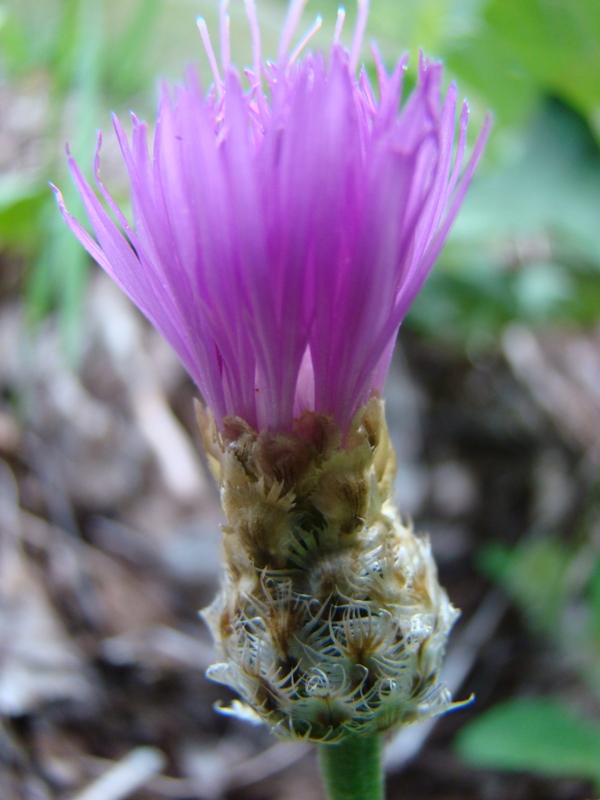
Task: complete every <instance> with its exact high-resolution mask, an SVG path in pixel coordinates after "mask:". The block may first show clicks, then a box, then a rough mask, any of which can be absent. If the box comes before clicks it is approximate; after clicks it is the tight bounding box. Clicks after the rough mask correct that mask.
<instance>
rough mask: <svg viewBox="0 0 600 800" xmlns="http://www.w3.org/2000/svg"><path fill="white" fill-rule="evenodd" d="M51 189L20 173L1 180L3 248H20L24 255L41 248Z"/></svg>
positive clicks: (0, 229)
mask: <svg viewBox="0 0 600 800" xmlns="http://www.w3.org/2000/svg"><path fill="white" fill-rule="evenodd" d="M47 194H48V187H47V186H46V185H42V186H40V183H39V181H35V180H30V179H27V178H24V177H23V176H21V175H19V174H16V175H15V174H12V175H6V176H3V177H1V178H0V247H3V248H4V247H13V248H20V249H21V250H22V251H23V252H25V253H31V252H34V251H35V248H36V247H37V246H38V245H39V240H40V236H41V231H40V228H39V223H40V216H41V210H42V208H43V206H44V203H45V202H46V201H47V199H48V197H47Z"/></svg>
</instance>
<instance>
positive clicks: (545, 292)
mask: <svg viewBox="0 0 600 800" xmlns="http://www.w3.org/2000/svg"><path fill="white" fill-rule="evenodd" d="M285 9H286V3H285V2H284V0H258V11H259V17H260V20H261V28H262V34H263V44H264V52H265V55H267V56H274V55H275V52H276V45H277V37H278V33H279V31H280V29H281V25H282V21H283V18H284V15H285ZM336 10H337V2H334V1H333V0H310V2H309V3H308V7H307V12H306V16H305V18H304V20H303V26H304V27H308V25H309V24H310V23H311V22H312V20H313V19H314V16H315V15H316V14H317V13H319V12H320V13H322V14H323V17H324V26H323V30H322V31H321V32H320V33H319V34H318V35H317V36H316V37H315V40H314V42H313V46H314V47H319V46H320V47H323V48H327V46H328V43H329V41H330V39H331V34H332V30H333V25H334V21H335V15H336ZM347 10H348V19H347V26H346V37H349V36H350V31H351V27H352V22H353V19H354V16H355V9H354V8H353V7H352V4H351V3H349V4H348V9H347ZM198 14H202V15H203V16H205V18H206V20H207V23H208V27H209V30H210V31H211V32H213V38H214V41H215V43H216V42H218V38H217V37H216V33H217V2H216V0H194V1H192V0H120V1H119V2H117V0H43V2H42V0H9V1H8V2H6V0H5V2H0V797H1V798H2V800H17V799H19V800H20V798H27V799H29V798H35V800H38V798H39V800H47V799H48V800H63V799H64V800H66V799H67V798H71V799H72V800H94V799H95V800H118V798H128V797H131V798H134V800H136V799H137V800H157V799H158V798H176V799H177V800H221V798H231V800H233V799H234V798H236V800H237V798H239V799H240V800H242V799H243V800H252V799H254V800H271V799H273V800H274V799H275V798H281V800H283V798H285V799H286V800H294V799H295V798H302V800H309V798H314V800H321V798H322V797H323V795H322V790H321V788H320V785H319V780H318V775H317V772H316V762H315V759H314V754H313V753H312V751H311V750H310V748H309V747H307V746H305V745H304V744H301V743H300V744H298V743H297V744H293V745H283V744H278V743H277V742H276V741H275V740H274V739H272V738H271V737H270V736H269V735H268V733H266V732H265V731H263V730H262V729H252V728H250V727H249V726H246V725H245V724H243V723H241V722H238V721H235V720H233V719H230V718H228V717H224V716H221V715H218V714H217V713H216V712H215V711H214V709H213V703H215V702H216V701H218V700H223V701H225V702H227V700H228V699H229V698H228V697H226V690H225V689H224V688H223V687H219V686H215V685H212V684H210V683H208V682H207V681H206V680H205V678H204V671H205V669H206V667H207V666H208V665H209V664H210V663H211V660H212V645H211V641H210V637H209V636H208V633H207V631H206V629H205V627H204V625H203V623H202V621H201V619H199V618H198V616H197V610H198V609H199V608H201V607H203V606H205V605H206V604H207V603H208V602H210V599H211V598H212V596H213V594H214V592H215V591H216V587H217V584H218V574H219V536H220V534H219V524H220V522H221V516H220V510H219V505H218V495H217V491H216V488H215V487H214V486H213V484H212V482H211V479H210V476H209V475H208V473H207V471H206V469H205V465H204V462H203V460H202V455H201V454H200V447H199V437H198V435H197V433H196V427H195V422H194V418H193V408H192V397H193V396H195V394H196V390H195V389H194V387H193V386H192V385H191V382H190V381H189V379H188V378H187V377H186V375H185V373H184V372H183V370H182V368H181V366H180V365H179V363H178V362H177V360H176V358H175V357H174V356H173V354H172V353H171V352H170V350H169V349H168V347H167V346H166V345H165V344H164V343H163V342H162V341H161V340H160V338H159V337H158V335H156V334H155V333H154V331H152V330H151V329H149V327H148V325H147V324H146V323H145V321H144V320H143V319H142V318H141V317H140V315H139V314H138V313H137V311H136V310H134V309H133V308H132V307H131V306H130V304H129V303H128V302H127V301H126V300H125V299H124V297H122V296H121V294H120V293H119V291H118V290H117V289H116V288H115V287H114V286H113V285H112V284H111V283H110V281H109V280H108V279H107V278H106V277H105V276H104V275H103V274H101V273H100V270H99V269H98V268H96V267H95V266H94V265H92V263H91V262H90V260H89V259H88V257H87V255H86V254H85V252H84V251H83V249H82V248H81V247H80V246H79V244H78V243H77V242H76V240H75V239H74V237H73V236H72V235H71V234H70V233H69V232H68V230H67V229H66V227H65V226H64V223H63V222H62V220H61V218H60V215H59V213H58V211H57V208H56V206H55V204H54V201H53V198H52V193H51V191H50V189H49V188H48V181H49V180H52V181H53V182H54V183H56V184H57V185H58V186H59V187H60V188H61V190H62V191H63V193H64V195H65V198H66V201H67V205H68V206H69V208H70V209H71V210H72V211H73V212H74V213H75V215H76V216H80V217H81V218H83V216H84V214H83V210H82V208H81V205H80V203H79V200H78V197H77V195H76V193H75V191H74V189H73V187H72V184H71V181H70V178H69V176H68V173H67V170H66V163H65V142H66V141H67V140H68V141H69V143H70V147H71V151H72V152H73V153H74V154H75V156H76V158H77V159H78V161H79V163H80V165H82V167H83V169H84V172H85V173H86V174H87V175H88V177H89V176H90V175H91V171H92V161H93V156H94V151H95V146H96V137H97V133H96V132H97V130H98V129H99V128H101V129H102V130H103V131H104V145H103V150H102V175H103V180H104V182H105V183H106V184H107V185H108V186H109V188H110V189H111V190H112V191H113V193H114V194H115V195H116V196H117V197H118V199H119V201H120V202H121V203H122V206H123V207H124V208H125V209H127V208H128V202H129V201H128V195H127V182H126V176H125V170H124V168H123V167H122V165H121V161H120V156H119V153H118V151H117V147H116V142H115V139H114V135H113V134H112V129H111V122H110V112H111V111H115V112H116V113H117V114H118V115H119V117H120V118H121V119H122V121H124V122H125V121H126V120H127V118H128V112H129V109H134V110H135V112H136V113H137V115H138V116H140V117H142V118H146V119H148V121H149V122H150V123H152V120H153V119H154V115H155V108H156V99H157V94H158V92H157V85H158V80H159V77H166V78H168V79H169V80H173V81H177V80H179V79H181V77H182V75H183V72H184V69H185V67H186V65H187V64H189V63H198V64H199V66H200V70H201V72H202V74H203V75H204V77H205V83H206V85H208V84H209V82H210V75H209V72H208V69H207V66H208V65H207V63H206V60H205V57H204V53H203V48H202V46H201V42H200V37H199V34H198V31H197V28H196V25H195V18H196V16H197V15H198ZM231 17H232V38H233V47H232V49H233V52H234V54H235V61H236V63H237V64H238V65H240V66H243V65H245V64H248V63H250V56H251V54H250V47H249V35H248V28H247V23H246V20H245V15H244V9H243V3H242V2H241V0H232V2H231ZM368 38H372V39H374V40H376V41H377V43H378V46H379V48H380V50H381V52H382V54H383V56H384V58H385V60H386V61H387V63H388V65H389V66H391V65H393V63H394V61H395V60H396V58H397V57H398V55H399V54H400V53H402V52H405V51H408V52H409V53H410V56H411V61H410V64H411V66H410V70H409V84H410V82H414V75H415V67H416V64H417V60H418V50H419V48H422V49H423V50H424V51H425V53H426V54H428V55H431V56H436V57H441V58H443V60H444V61H445V64H446V67H447V78H448V80H451V79H452V80H456V82H457V83H458V85H459V92H460V94H461V95H463V96H467V97H468V99H469V101H470V105H471V127H470V131H471V134H472V136H473V138H474V136H475V134H476V132H477V130H478V128H479V126H480V124H481V122H482V120H483V117H484V114H485V113H486V111H487V110H488V109H492V110H493V112H494V120H495V122H494V129H493V133H492V137H491V140H490V143H489V146H488V149H487V152H486V155H485V159H484V161H483V163H482V165H481V167H480V170H479V172H478V175H477V177H476V180H475V181H474V183H473V186H472V188H471V191H470V194H469V196H468V198H467V202H466V203H465V206H464V208H463V210H462V212H461V215H460V217H459V220H458V222H457V224H456V226H455V229H454V232H453V234H452V237H451V240H450V241H449V243H448V245H447V247H446V249H445V251H444V253H443V255H442V257H441V258H440V261H439V264H438V266H437V268H436V269H435V270H434V273H433V274H432V276H431V278H430V279H429V281H428V283H427V284H426V287H425V289H424V291H423V293H422V295H421V296H420V298H419V299H418V301H417V303H416V304H415V306H414V308H413V309H412V311H411V313H410V315H409V318H408V319H407V321H406V323H405V325H404V326H403V328H402V331H401V333H400V337H399V343H398V348H397V351H396V355H395V360H394V364H393V368H392V371H391V374H390V379H389V381H388V386H387V390H386V397H387V408H388V415H389V423H390V428H391V431H392V434H393V437H394V440H395V445H396V448H397V452H398V460H399V471H398V480H397V486H396V489H397V495H398V498H399V501H400V504H401V508H402V509H403V510H404V512H405V514H406V515H407V517H410V518H412V519H413V520H414V521H415V525H416V527H417V529H418V530H420V531H423V532H428V533H429V534H430V536H431V539H432V542H433V546H434V550H435V553H436V556H437V559H438V563H439V565H440V573H441V578H442V583H443V584H444V585H445V586H446V587H447V589H448V592H449V594H450V596H451V599H452V600H453V602H454V603H455V604H456V605H457V606H459V607H460V608H461V609H462V611H463V613H462V617H461V619H460V621H459V623H458V624H457V626H456V629H455V633H454V634H453V637H452V640H451V645H450V649H449V652H448V659H447V665H446V681H447V682H448V684H449V685H450V686H451V687H452V689H453V691H454V693H455V696H456V698H457V699H464V698H467V697H469V696H470V695H471V694H472V693H474V694H475V700H474V702H473V703H472V704H471V705H470V706H469V707H467V708H464V709H461V710H459V711H456V712H454V713H452V714H450V715H448V716H446V717H444V718H442V719H440V720H438V721H437V722H436V723H435V724H428V725H422V726H417V727H413V728H408V729H406V730H404V731H402V732H401V733H400V734H398V735H396V736H395V737H393V738H392V739H391V740H390V744H389V747H388V751H387V757H386V758H387V768H388V775H389V778H388V793H389V797H390V798H398V800H413V798H414V800H416V798H420V800H423V799H424V798H432V800H433V798H438V800H451V799H452V800H459V798H460V800H471V799H472V800H505V799H506V798H507V797H511V798H512V800H534V799H537V798H544V800H592V798H594V797H598V796H599V795H600V558H599V556H598V553H599V548H600V482H599V480H598V465H599V460H600V326H599V312H600V151H599V143H600V3H599V2H598V0H402V2H399V0H371V14H370V18H369V27H368ZM363 55H364V59H365V63H366V66H367V69H368V70H369V71H370V72H372V67H373V65H372V58H371V56H370V53H369V50H368V48H367V47H365V51H364V54H363Z"/></svg>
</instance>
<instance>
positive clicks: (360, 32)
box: [350, 0, 369, 71]
mask: <svg viewBox="0 0 600 800" xmlns="http://www.w3.org/2000/svg"><path fill="white" fill-rule="evenodd" d="M368 16H369V0H358V15H357V17H356V26H355V28H354V36H353V38H352V47H351V48H350V68H351V69H352V70H353V71H354V70H355V69H356V67H357V66H358V59H359V58H360V48H361V47H362V43H363V39H364V37H365V30H366V28H367V18H368Z"/></svg>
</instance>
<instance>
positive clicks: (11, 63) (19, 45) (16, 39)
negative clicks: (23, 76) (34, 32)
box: [0, 6, 29, 75]
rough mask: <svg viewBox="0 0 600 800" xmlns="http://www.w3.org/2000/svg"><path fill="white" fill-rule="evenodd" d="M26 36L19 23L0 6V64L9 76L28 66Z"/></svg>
mask: <svg viewBox="0 0 600 800" xmlns="http://www.w3.org/2000/svg"><path fill="white" fill-rule="evenodd" d="M28 57H29V48H28V43H27V34H26V32H25V30H24V28H23V25H22V24H21V21H20V20H19V19H17V17H16V16H15V15H14V14H13V13H12V11H11V10H10V9H8V8H6V7H5V6H0V63H1V64H2V67H3V68H4V69H5V70H6V72H8V73H9V74H11V75H14V74H16V73H18V72H20V71H21V70H23V69H24V68H25V67H26V66H27V64H28Z"/></svg>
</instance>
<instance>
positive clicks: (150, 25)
mask: <svg viewBox="0 0 600 800" xmlns="http://www.w3.org/2000/svg"><path fill="white" fill-rule="evenodd" d="M161 5H162V0H139V2H138V4H137V7H136V9H135V14H134V15H133V18H132V20H131V21H130V22H129V25H128V26H127V27H126V29H125V31H124V32H123V33H122V34H121V36H120V37H119V38H118V39H116V40H115V39H114V38H112V37H111V41H110V42H106V43H105V49H104V52H103V54H102V64H103V67H104V70H105V80H106V83H107V85H108V86H109V87H110V90H111V97H112V102H113V103H114V102H116V100H117V98H127V97H129V96H131V95H132V94H134V93H135V92H137V91H139V90H140V89H141V88H142V87H143V86H144V84H145V83H146V82H147V80H148V78H149V77H150V76H148V75H147V74H146V70H145V69H143V68H142V66H141V65H143V64H144V56H145V55H146V54H147V51H148V49H149V46H150V40H151V37H152V34H153V32H154V28H155V26H156V24H157V22H158V17H159V13H160V10H161ZM151 77H152V79H153V80H154V78H155V76H154V75H152V76H151Z"/></svg>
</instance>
